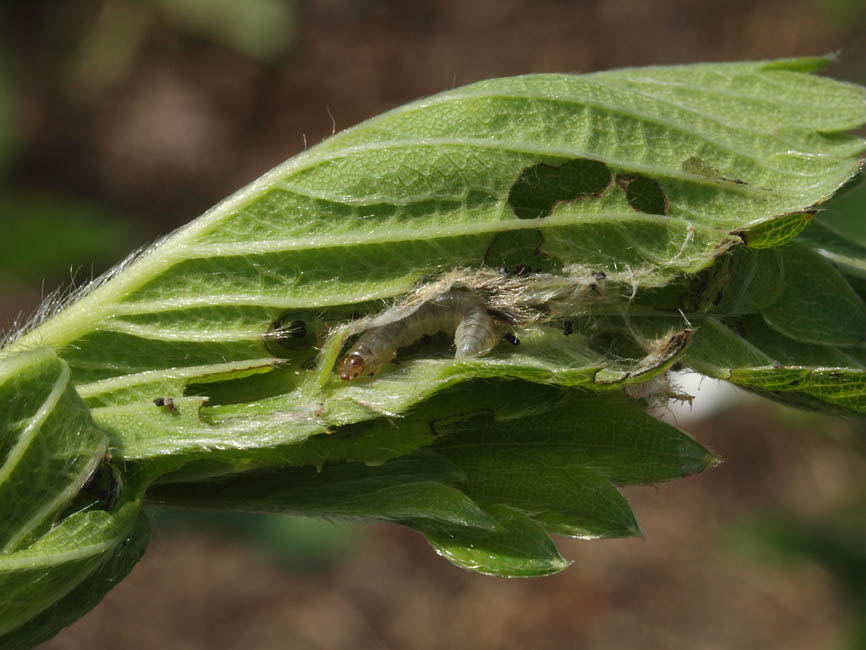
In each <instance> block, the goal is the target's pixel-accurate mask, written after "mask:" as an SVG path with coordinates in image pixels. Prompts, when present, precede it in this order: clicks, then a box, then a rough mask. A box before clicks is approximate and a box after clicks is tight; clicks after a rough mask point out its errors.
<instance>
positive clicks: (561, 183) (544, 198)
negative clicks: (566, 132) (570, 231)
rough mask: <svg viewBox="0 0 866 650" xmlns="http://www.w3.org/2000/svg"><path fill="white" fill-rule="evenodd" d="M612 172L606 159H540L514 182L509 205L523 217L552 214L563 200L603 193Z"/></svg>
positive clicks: (538, 216) (509, 195) (534, 217)
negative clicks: (557, 163)
mask: <svg viewBox="0 0 866 650" xmlns="http://www.w3.org/2000/svg"><path fill="white" fill-rule="evenodd" d="M610 179H611V174H610V170H609V169H608V168H607V165H605V164H604V163H603V162H600V161H598V160H590V159H588V158H576V159H574V160H569V161H568V162H567V163H565V164H563V165H561V166H559V167H555V166H553V165H547V164H545V163H539V164H537V165H532V166H531V167H527V168H526V169H524V170H523V172H522V173H521V174H520V176H519V177H518V179H517V180H516V181H515V182H514V185H512V186H511V191H510V192H509V193H508V205H510V206H511V209H512V210H514V214H516V215H517V216H518V217H519V218H520V219H538V218H540V217H546V216H549V215H550V213H551V212H553V208H554V206H555V205H556V204H557V203H559V202H560V201H574V200H576V199H580V198H583V197H586V196H592V195H598V194H601V193H602V192H603V191H604V190H605V189H606V188H607V186H608V185H610Z"/></svg>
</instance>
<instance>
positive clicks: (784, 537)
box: [731, 502, 866, 650]
mask: <svg viewBox="0 0 866 650" xmlns="http://www.w3.org/2000/svg"><path fill="white" fill-rule="evenodd" d="M864 507H866V504H864V503H862V502H861V503H856V504H852V505H849V506H846V507H843V508H840V509H838V510H836V511H834V512H830V513H829V514H825V515H823V516H822V517H821V518H819V519H813V520H807V519H805V518H803V517H801V516H799V515H797V514H794V513H791V512H787V511H783V510H777V511H771V512H765V513H763V514H761V515H760V516H756V517H755V518H754V519H752V520H750V521H748V522H745V523H743V524H741V525H739V526H737V527H736V528H735V529H734V531H733V535H732V540H731V541H732V544H733V546H734V548H735V549H736V550H738V551H740V552H742V553H745V554H747V555H750V556H752V557H755V558H757V559H758V560H760V561H761V562H762V563H777V564H779V563H781V565H782V566H784V567H786V568H787V567H789V566H791V565H796V564H798V563H802V562H812V563H815V564H817V565H818V566H820V567H821V568H822V569H824V570H825V571H826V572H827V574H828V576H829V577H830V579H831V581H832V583H833V585H834V587H835V589H836V591H837V593H838V594H839V597H840V600H841V601H842V603H843V604H844V607H845V611H846V612H847V616H848V632H847V638H846V639H845V641H844V645H843V647H845V648H850V649H851V650H855V649H857V650H860V649H862V648H866V544H864V541H866V517H864V516H863V512H864Z"/></svg>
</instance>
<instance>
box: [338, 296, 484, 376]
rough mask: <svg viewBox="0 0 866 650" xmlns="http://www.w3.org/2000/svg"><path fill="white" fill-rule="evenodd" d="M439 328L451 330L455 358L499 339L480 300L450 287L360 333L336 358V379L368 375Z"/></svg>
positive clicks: (473, 354) (475, 354) (467, 355)
mask: <svg viewBox="0 0 866 650" xmlns="http://www.w3.org/2000/svg"><path fill="white" fill-rule="evenodd" d="M443 331H444V332H454V344H455V346H456V347H457V352H456V353H455V355H454V358H455V359H467V358H471V357H479V356H482V355H484V354H487V353H488V352H490V351H491V350H492V349H493V348H494V347H495V346H496V344H497V343H498V342H499V331H498V328H497V325H496V323H495V322H494V320H493V318H491V316H490V314H489V313H488V312H487V305H486V304H485V303H484V301H483V300H482V299H481V298H479V297H478V296H476V295H475V294H473V293H470V292H468V291H458V290H454V289H451V290H449V291H446V292H445V293H442V294H440V295H438V296H436V297H435V298H431V299H430V300H428V301H426V302H424V303H421V305H420V306H419V307H418V308H417V309H415V311H413V312H412V313H410V314H409V315H408V316H406V317H404V318H401V319H400V320H396V321H394V322H392V323H388V324H386V325H382V326H380V327H373V328H371V329H369V330H367V331H366V332H364V334H362V335H361V338H359V339H358V341H357V343H355V345H354V346H353V347H352V348H351V349H350V350H349V351H348V352H347V353H346V355H345V356H344V357H343V359H342V360H341V361H340V366H339V373H340V378H341V379H343V380H345V381H351V380H352V379H355V378H356V377H360V376H361V375H372V374H374V373H375V372H376V370H378V369H379V368H380V367H381V366H382V365H384V364H386V363H388V362H389V361H391V360H392V359H393V358H394V357H395V356H396V354H397V350H398V349H400V348H402V347H405V346H407V345H409V344H411V343H413V342H414V341H416V340H418V339H419V338H421V337H422V336H424V335H425V334H428V335H429V334H436V333H437V332H443Z"/></svg>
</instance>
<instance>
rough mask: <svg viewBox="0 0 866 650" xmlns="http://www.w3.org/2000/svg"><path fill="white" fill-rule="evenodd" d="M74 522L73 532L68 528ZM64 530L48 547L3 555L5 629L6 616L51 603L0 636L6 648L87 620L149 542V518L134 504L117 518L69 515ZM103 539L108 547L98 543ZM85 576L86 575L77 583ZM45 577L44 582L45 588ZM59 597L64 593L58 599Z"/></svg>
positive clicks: (28, 645) (24, 645)
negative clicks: (58, 596)
mask: <svg viewBox="0 0 866 650" xmlns="http://www.w3.org/2000/svg"><path fill="white" fill-rule="evenodd" d="M136 516H137V518H135V517H136ZM129 518H135V523H134V526H133V527H132V528H129V527H128V520H129ZM67 522H69V523H67ZM73 524H74V525H75V529H76V530H75V531H72V530H70V529H71V528H72V525H73ZM61 528H64V533H63V536H62V538H61V536H59V535H58V536H54V537H52V538H51V543H50V544H47V543H43V544H41V545H40V546H39V547H38V548H37V547H34V549H33V550H34V551H35V552H30V553H20V554H13V555H11V556H0V582H2V587H3V593H4V598H9V599H10V602H9V604H8V605H7V607H4V611H3V616H2V617H0V620H2V621H5V624H6V625H8V623H9V620H10V619H7V618H6V617H7V616H15V617H16V619H17V621H20V620H23V619H25V618H26V617H27V616H29V615H30V614H31V613H32V612H33V611H35V610H36V609H38V608H39V607H41V606H43V605H44V604H46V603H49V602H53V604H51V605H50V606H49V607H47V608H46V609H44V610H43V611H42V612H41V613H39V614H37V615H36V616H35V617H34V618H30V619H29V620H27V622H26V623H24V624H23V625H21V626H20V627H17V628H15V629H14V631H11V632H9V633H8V634H0V642H2V644H3V647H4V648H9V650H15V649H18V648H21V649H24V648H31V647H33V646H35V645H37V644H39V643H42V642H43V641H46V640H48V639H50V638H51V637H52V636H54V635H55V634H57V632H59V631H60V630H61V629H62V628H64V627H66V626H67V625H69V624H71V623H73V622H75V621H76V620H77V619H79V618H81V617H82V616H84V614H86V613H87V612H89V611H90V610H91V609H93V608H94V607H95V606H96V605H97V604H98V603H99V602H100V601H101V600H102V599H103V597H104V596H105V595H106V594H107V593H108V592H109V591H111V589H112V588H114V586H115V585H116V584H117V583H118V582H120V581H121V580H122V579H123V578H125V577H126V576H127V574H128V573H129V572H130V571H131V570H132V567H133V566H135V564H136V562H138V560H139V559H140V558H141V556H142V555H143V554H144V549H145V547H146V546H147V542H148V539H149V527H148V523H147V518H146V517H145V516H144V515H143V514H141V513H140V512H139V511H138V508H137V507H136V506H135V505H134V504H129V505H128V506H125V507H124V509H122V510H120V511H118V512H117V513H116V514H115V515H113V516H110V515H107V514H106V513H104V512H93V513H86V514H82V515H80V516H79V518H78V519H77V520H75V519H73V518H71V517H70V519H69V520H67V521H66V522H64V523H63V524H62V526H61ZM99 536H101V537H102V539H103V540H104V543H100V542H99V539H98V537H99ZM94 542H95V543H94ZM93 567H96V568H95V570H94V569H93ZM89 571H92V572H91V573H90V574H89V575H88V572H89ZM81 576H86V577H84V578H83V579H82V580H80V581H79V580H78V579H79V577H81ZM42 579H46V581H45V584H43V583H42V582H41V581H42ZM28 580H30V581H31V583H30V584H28V583H27V581H28ZM76 581H77V585H76V586H72V585H73V584H74V583H75V582H76ZM70 586H72V588H71V589H69V587H70ZM67 589H68V591H66V590H67ZM58 593H63V594H64V595H63V596H62V597H61V598H60V599H59V600H56V596H57V594H58ZM10 610H11V612H10ZM17 621H16V622H17ZM4 627H5V626H4Z"/></svg>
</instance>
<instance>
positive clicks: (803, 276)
mask: <svg viewBox="0 0 866 650" xmlns="http://www.w3.org/2000/svg"><path fill="white" fill-rule="evenodd" d="M782 254H783V255H784V260H785V288H784V290H783V291H782V295H781V296H779V298H778V299H777V300H776V301H775V302H774V303H773V304H772V305H770V306H769V307H765V308H764V309H762V310H761V314H762V315H763V316H764V319H765V320H766V321H767V323H768V324H769V325H770V326H771V327H772V328H773V329H775V330H777V331H778V332H781V333H782V334H785V335H786V336H789V337H791V338H793V339H795V340H797V341H802V342H803V343H824V344H828V345H857V344H860V343H863V342H864V340H866V305H864V304H863V301H862V300H861V299H860V296H858V295H857V293H856V292H855V291H854V289H852V288H851V286H850V285H849V284H848V283H847V282H846V281H845V278H844V277H842V274H841V273H839V271H837V270H836V269H835V268H834V267H833V266H832V264H830V263H829V262H827V261H826V260H825V259H824V258H823V257H822V256H820V255H818V254H817V253H815V252H813V251H811V250H809V249H808V248H806V247H802V246H798V245H790V246H788V247H786V248H785V250H784V251H783V252H782Z"/></svg>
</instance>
